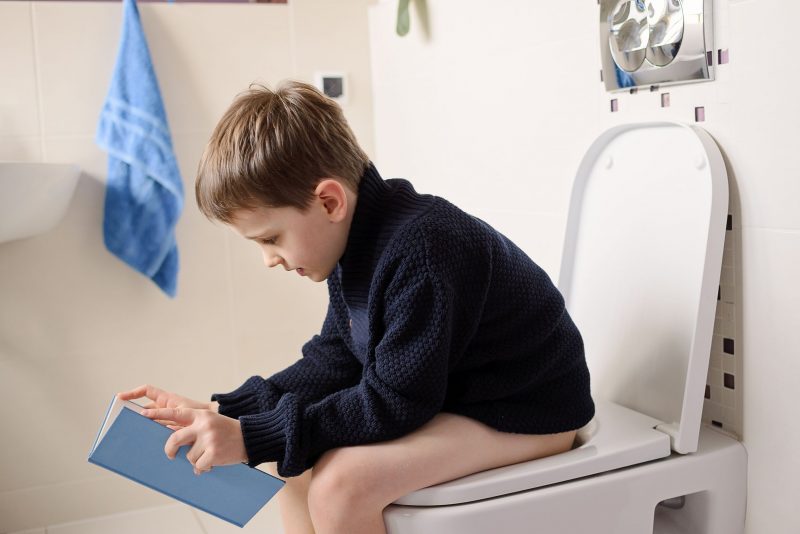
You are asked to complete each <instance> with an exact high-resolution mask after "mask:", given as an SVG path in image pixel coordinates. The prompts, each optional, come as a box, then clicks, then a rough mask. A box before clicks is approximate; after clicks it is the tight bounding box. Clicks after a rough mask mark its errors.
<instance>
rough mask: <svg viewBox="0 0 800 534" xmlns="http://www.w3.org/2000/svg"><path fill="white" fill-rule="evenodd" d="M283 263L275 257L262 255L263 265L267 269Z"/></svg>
mask: <svg viewBox="0 0 800 534" xmlns="http://www.w3.org/2000/svg"><path fill="white" fill-rule="evenodd" d="M281 263H283V260H282V259H281V258H279V257H277V256H275V257H272V258H270V257H269V256H267V255H266V254H264V265H266V266H267V267H268V268H270V269H271V268H273V267H276V266H278V265H280V264H281Z"/></svg>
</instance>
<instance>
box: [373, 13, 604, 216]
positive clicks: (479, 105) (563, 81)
mask: <svg viewBox="0 0 800 534" xmlns="http://www.w3.org/2000/svg"><path fill="white" fill-rule="evenodd" d="M388 11H391V10H388V9H387V8H384V6H376V7H374V8H373V10H372V13H371V18H372V24H371V32H372V34H371V35H372V36H371V39H372V40H371V43H372V47H373V50H374V54H373V62H372V70H373V76H374V80H375V81H374V88H375V121H376V140H377V145H376V153H377V157H378V159H377V162H378V163H379V169H381V172H382V173H383V174H384V175H385V176H386V177H391V176H402V177H406V178H409V179H410V180H411V181H412V182H413V183H414V184H415V186H416V187H417V189H418V190H420V191H423V192H428V193H433V194H438V195H441V196H444V197H445V198H448V199H450V200H452V201H453V202H454V203H456V204H457V205H458V204H459V203H460V202H463V200H466V199H465V198H463V197H464V196H466V195H470V194H471V195H476V194H479V195H481V197H482V204H483V205H484V206H485V207H486V208H488V209H501V210H504V209H511V210H536V211H552V210H553V209H559V210H564V211H566V209H567V205H568V198H569V194H570V192H571V188H572V182H573V180H574V175H575V171H576V170H577V167H578V165H579V163H580V158H581V157H582V154H583V152H584V151H585V150H586V148H587V147H588V146H589V144H590V142H591V140H592V138H593V136H594V135H596V134H597V133H598V126H599V125H598V124H597V123H596V118H597V115H596V114H595V112H594V109H595V101H593V100H591V99H590V100H587V99H586V98H581V89H580V88H581V87H584V86H585V84H587V83H595V81H596V80H595V78H594V75H593V74H591V72H596V68H595V67H594V61H593V60H591V59H588V58H587V54H586V52H587V51H589V52H591V51H592V50H593V46H594V45H595V44H594V40H593V39H590V38H581V39H579V40H575V41H574V42H570V45H569V46H565V44H564V43H563V42H552V43H544V44H542V43H538V44H535V45H534V44H530V43H528V44H526V45H525V47H524V49H523V50H522V51H520V50H516V49H515V47H516V46H517V45H519V46H522V44H520V43H517V41H516V40H515V36H516V37H518V35H517V34H515V32H508V33H504V34H501V35H500V36H498V38H497V39H493V40H491V42H485V41H480V42H475V45H474V46H470V47H468V48H466V49H464V48H463V47H464V42H465V41H464V39H461V40H458V41H457V42H458V46H459V50H458V51H456V50H455V49H453V48H452V47H453V46H454V45H452V44H447V43H448V41H447V38H446V32H447V30H445V29H441V31H442V33H436V34H435V35H437V37H436V39H437V40H436V41H435V43H434V44H433V45H432V46H427V47H426V43H425V41H424V40H423V39H422V37H421V36H419V35H417V36H416V41H415V40H414V39H415V38H414V37H412V36H411V35H410V34H409V36H406V37H404V38H399V37H397V36H396V35H393V34H391V33H386V32H385V30H384V31H381V30H379V28H385V27H386V25H387V24H388V23H389V22H390V19H391V18H392V17H393V16H394V15H393V14H392V13H388ZM501 11H502V10H501ZM487 16H492V17H494V16H499V15H489V14H487ZM412 24H413V23H412ZM487 24H491V23H490V22H487ZM438 29H439V28H438V27H437V28H435V30H438ZM439 35H442V37H441V39H442V41H441V42H439V41H438V39H439V37H438V36H439ZM498 49H502V50H504V53H500V54H495V53H494V52H497V50H498ZM512 51H513V53H512ZM521 55H522V56H525V57H530V58H532V61H531V64H527V63H526V64H521V63H520V62H519V59H518V58H519V57H520V56H521ZM490 58H491V59H490ZM534 58H535V61H534ZM588 64H591V65H592V66H591V69H590V70H587V69H584V68H580V66H586V65H588ZM475 65H481V75H480V80H502V84H501V85H498V86H497V87H494V86H492V84H491V82H483V81H478V80H479V79H478V78H476V77H475V74H474V66H475ZM531 65H535V67H532V66H531ZM532 68H535V69H536V72H541V73H543V74H544V73H546V74H547V77H546V78H544V77H542V78H541V79H536V81H535V82H534V81H533V80H532V79H531V69H532ZM398 79H400V80H403V83H402V84H398V83H395V81H394V80H398ZM467 147H469V148H467ZM471 192H474V193H471Z"/></svg>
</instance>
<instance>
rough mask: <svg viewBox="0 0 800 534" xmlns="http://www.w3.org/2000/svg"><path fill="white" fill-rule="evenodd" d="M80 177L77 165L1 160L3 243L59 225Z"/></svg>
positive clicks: (0, 230) (0, 227)
mask: <svg viewBox="0 0 800 534" xmlns="http://www.w3.org/2000/svg"><path fill="white" fill-rule="evenodd" d="M79 176H80V168H79V167H78V166H77V165H70V164H62V163H17V162H7V161H0V243H5V242H6V241H12V240H14V239H22V238H24V237H31V236H34V235H37V234H41V233H44V232H47V231H49V230H51V229H52V228H53V227H55V226H56V225H57V224H58V222H59V221H60V220H61V218H62V217H64V214H65V213H66V212H67V207H68V206H69V202H70V200H71V199H72V195H73V193H74V192H75V186H76V185H77V184H78V177H79Z"/></svg>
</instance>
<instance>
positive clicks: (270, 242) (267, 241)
mask: <svg viewBox="0 0 800 534" xmlns="http://www.w3.org/2000/svg"><path fill="white" fill-rule="evenodd" d="M275 239H276V238H274V237H270V238H265V237H262V238H261V239H260V241H261V242H262V243H264V244H265V245H274V244H275Z"/></svg>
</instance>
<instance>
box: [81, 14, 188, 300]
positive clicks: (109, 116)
mask: <svg viewBox="0 0 800 534" xmlns="http://www.w3.org/2000/svg"><path fill="white" fill-rule="evenodd" d="M95 142H96V143H97V144H98V145H100V147H101V148H102V149H103V150H105V151H106V152H108V182H107V185H106V198H105V215H104V220H103V234H104V240H105V244H106V247H107V248H108V250H110V251H111V252H112V253H114V254H116V255H117V256H118V257H119V258H120V259H122V260H123V261H124V262H125V263H127V264H128V265H130V266H131V267H133V268H134V269H136V270H137V271H139V272H141V273H142V274H144V275H145V276H147V277H148V278H150V279H152V280H153V282H155V283H156V285H158V287H160V288H161V289H162V290H163V291H164V292H165V293H166V294H167V295H169V296H170V297H174V296H175V292H176V289H177V278H178V247H177V244H176V241H175V232H174V229H175V224H176V223H177V221H178V217H180V214H181V210H182V209H183V182H182V180H181V175H180V171H179V170H178V163H177V161H176V159H175V154H174V153H173V151H172V139H171V137H170V133H169V126H168V125H167V115H166V112H165V111H164V104H163V103H162V101H161V92H160V91H159V89H158V81H157V80H156V75H155V72H154V70H153V63H152V61H151V60H150V52H149V50H148V48H147V41H146V40H145V37H144V32H142V25H141V21H140V20H139V11H138V9H137V8H136V2H135V0H124V1H123V22H122V38H121V41H120V45H119V52H118V54H117V62H116V65H115V67H114V76H113V78H112V79H111V88H110V89H109V91H108V96H107V98H106V101H105V104H104V105H103V111H102V113H101V114H100V123H99V124H98V126H97V134H96V137H95Z"/></svg>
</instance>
